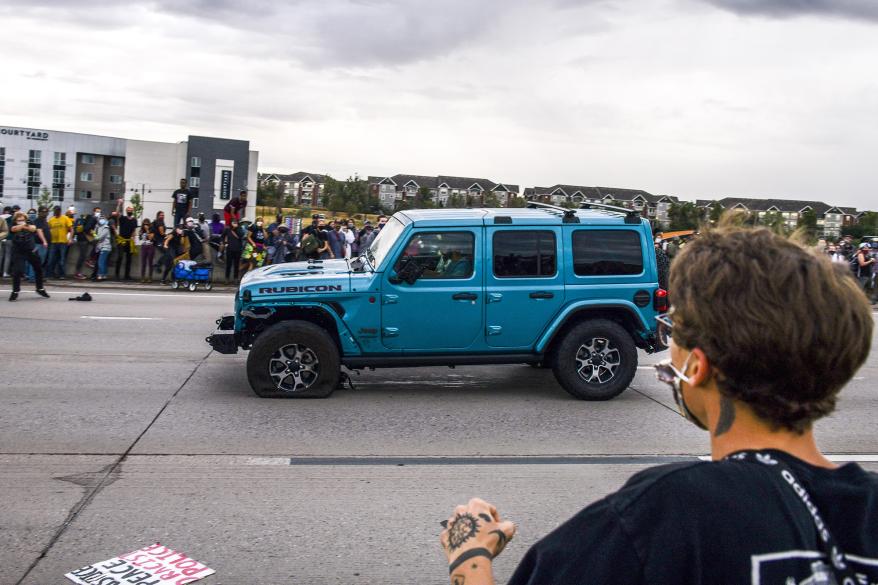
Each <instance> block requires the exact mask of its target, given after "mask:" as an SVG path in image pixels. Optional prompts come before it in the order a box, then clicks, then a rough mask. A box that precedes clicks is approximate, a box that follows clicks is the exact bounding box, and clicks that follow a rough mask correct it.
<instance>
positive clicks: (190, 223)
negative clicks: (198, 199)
mask: <svg viewBox="0 0 878 585" xmlns="http://www.w3.org/2000/svg"><path fill="white" fill-rule="evenodd" d="M185 234H186V239H187V240H188V241H189V259H190V260H195V261H196V262H204V261H206V260H207V257H206V256H205V255H204V235H203V232H202V231H201V226H199V225H198V223H196V222H195V220H193V219H192V218H191V217H190V218H189V219H188V220H186V229H185Z"/></svg>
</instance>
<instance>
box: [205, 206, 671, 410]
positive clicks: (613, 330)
mask: <svg viewBox="0 0 878 585" xmlns="http://www.w3.org/2000/svg"><path fill="white" fill-rule="evenodd" d="M656 270H657V268H656V260H655V251H654V248H653V243H652V233H651V230H650V227H649V224H648V222H647V221H646V220H644V219H642V218H641V217H640V215H639V214H637V213H636V212H632V211H630V210H626V209H624V208H616V207H611V206H605V205H599V204H584V205H583V209H579V210H573V209H565V208H562V207H556V206H551V205H545V204H538V203H534V204H530V205H529V207H528V208H527V209H438V210H413V211H400V212H398V213H396V214H395V215H394V216H393V217H392V218H390V221H388V222H387V224H386V225H385V226H384V229H382V230H381V232H380V234H379V235H378V237H377V238H376V239H375V241H374V242H373V243H372V245H371V246H370V247H369V248H368V249H367V250H363V251H362V253H361V255H360V256H359V257H358V258H353V259H351V260H344V259H339V260H323V261H319V260H311V261H308V262H292V263H287V264H276V265H272V266H267V267H265V268H261V269H258V270H254V271H253V272H249V273H247V274H246V275H245V276H244V278H243V279H242V281H241V286H240V289H239V290H238V294H237V295H236V297H235V313H234V314H228V315H224V316H223V317H221V318H220V319H219V320H218V321H217V324H218V325H219V328H218V329H217V330H216V331H215V332H214V333H213V334H212V335H211V336H210V337H208V338H207V341H208V343H210V345H211V346H212V347H213V348H214V349H215V350H217V351H218V352H221V353H236V352H237V351H238V348H239V347H240V348H241V349H249V350H250V355H249V357H248V359H247V377H248V379H249V382H250V385H251V387H252V388H253V390H254V392H256V394H258V395H259V396H263V397H291V398H292V397H325V396H328V395H329V394H331V393H332V391H333V390H335V389H336V387H337V386H338V385H339V381H340V380H341V376H342V373H341V366H345V367H346V368H349V369H361V368H378V367H402V366H437V365H447V366H459V365H474V364H531V365H534V366H546V367H551V368H552V370H553V372H554V374H555V377H556V378H557V380H558V382H559V383H560V384H561V386H563V387H564V389H565V390H567V391H568V392H569V393H570V394H572V395H573V396H575V397H577V398H581V399H585V400H607V399H610V398H613V397H614V396H616V395H618V394H619V393H621V392H622V391H623V390H625V388H627V387H628V384H629V383H630V382H631V379H632V378H633V377H634V373H635V371H636V369H637V348H638V347H639V348H642V349H644V350H646V351H647V352H653V351H656V350H658V349H661V348H662V344H661V343H660V341H659V340H657V337H656V325H655V319H654V317H655V315H656V314H657V313H659V312H663V311H665V310H666V309H667V294H666V292H665V291H664V290H662V289H660V288H659V286H658V278H657V274H656Z"/></svg>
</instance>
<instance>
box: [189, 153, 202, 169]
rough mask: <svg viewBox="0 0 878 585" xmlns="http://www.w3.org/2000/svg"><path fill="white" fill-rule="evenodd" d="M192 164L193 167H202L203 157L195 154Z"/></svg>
mask: <svg viewBox="0 0 878 585" xmlns="http://www.w3.org/2000/svg"><path fill="white" fill-rule="evenodd" d="M191 166H192V168H193V169H197V168H200V167H201V157H200V156H193V157H192V165H191Z"/></svg>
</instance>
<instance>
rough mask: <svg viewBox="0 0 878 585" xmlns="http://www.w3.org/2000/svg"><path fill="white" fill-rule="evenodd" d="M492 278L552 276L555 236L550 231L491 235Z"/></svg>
mask: <svg viewBox="0 0 878 585" xmlns="http://www.w3.org/2000/svg"><path fill="white" fill-rule="evenodd" d="M493 250H494V276H496V277H497V278H522V277H537V278H538V277H549V276H555V272H556V270H555V263H556V255H557V252H556V245H555V234H554V232H550V231H536V230H533V231H517V230H503V231H497V232H495V233H494V241H493Z"/></svg>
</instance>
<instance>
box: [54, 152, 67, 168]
mask: <svg viewBox="0 0 878 585" xmlns="http://www.w3.org/2000/svg"><path fill="white" fill-rule="evenodd" d="M54 164H55V166H56V167H61V166H64V165H66V164H67V153H66V152H56V153H55V163H54Z"/></svg>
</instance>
